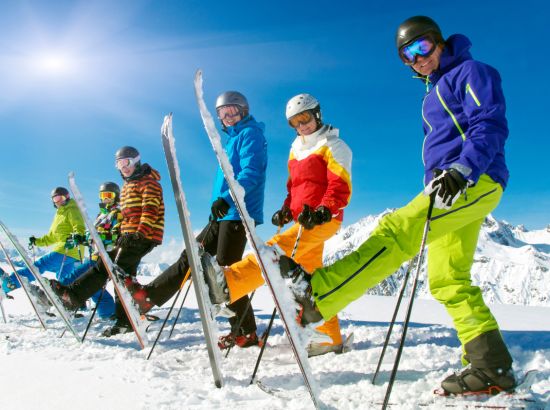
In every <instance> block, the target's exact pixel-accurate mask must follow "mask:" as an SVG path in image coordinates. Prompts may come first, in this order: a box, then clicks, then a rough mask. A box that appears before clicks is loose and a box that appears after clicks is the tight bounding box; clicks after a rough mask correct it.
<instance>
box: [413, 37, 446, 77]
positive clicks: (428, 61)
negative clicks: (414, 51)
mask: <svg viewBox="0 0 550 410" xmlns="http://www.w3.org/2000/svg"><path fill="white" fill-rule="evenodd" d="M442 52H443V44H438V45H437V47H436V48H435V50H434V51H433V52H432V53H431V54H430V55H429V56H427V57H422V56H420V55H418V56H416V62H415V63H414V64H413V65H412V68H413V70H414V71H416V72H417V73H418V74H420V75H423V76H428V75H430V74H432V73H433V72H434V71H435V70H437V69H438V68H439V61H440V59H441V53H442Z"/></svg>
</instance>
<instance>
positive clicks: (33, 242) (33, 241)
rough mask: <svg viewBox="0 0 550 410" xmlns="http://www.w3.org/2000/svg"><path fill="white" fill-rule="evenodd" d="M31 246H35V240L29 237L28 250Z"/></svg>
mask: <svg viewBox="0 0 550 410" xmlns="http://www.w3.org/2000/svg"><path fill="white" fill-rule="evenodd" d="M33 246H36V238H35V237H34V236H31V237H30V238H29V248H32V247H33Z"/></svg>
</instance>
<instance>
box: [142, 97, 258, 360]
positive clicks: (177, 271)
mask: <svg viewBox="0 0 550 410" xmlns="http://www.w3.org/2000/svg"><path fill="white" fill-rule="evenodd" d="M216 112H217V114H218V118H219V120H220V122H221V125H222V128H223V130H224V131H225V133H226V134H227V136H228V139H227V142H226V144H225V147H224V148H225V151H226V153H227V156H228V158H229V161H230V163H231V165H232V166H233V171H234V174H235V179H236V180H237V181H238V182H239V184H240V185H241V186H242V187H243V189H244V192H245V197H244V200H245V203H246V208H247V210H248V213H249V214H250V216H251V218H252V219H253V220H254V222H255V223H256V225H259V224H261V223H263V206H264V188H265V177H266V169H267V142H266V139H265V137H264V128H265V127H264V124H263V123H260V122H257V121H256V120H255V119H254V117H252V115H250V113H249V105H248V101H247V99H246V97H245V96H244V95H242V94H241V93H239V92H237V91H227V92H225V93H223V94H221V95H220V96H219V97H218V98H217V100H216ZM210 207H211V215H210V221H209V223H208V225H207V226H206V227H205V228H204V229H203V230H202V232H201V233H200V234H199V235H198V236H197V241H198V242H199V243H201V244H202V246H203V248H204V250H205V251H206V252H208V253H209V254H210V255H215V256H216V260H217V262H218V264H219V265H220V266H226V265H231V264H232V263H234V262H237V261H240V260H241V259H242V255H243V252H244V248H245V245H246V232H245V229H244V227H243V223H242V221H241V218H240V216H239V213H238V211H237V209H236V207H235V203H234V202H233V199H232V198H231V195H230V193H229V187H228V185H227V182H226V180H225V177H224V174H223V172H222V170H221V168H220V167H218V171H217V175H216V180H215V183H214V189H213V192H212V200H211V205H210ZM188 272H189V262H188V260H187V254H186V252H185V251H183V252H182V254H181V256H180V258H179V259H178V260H177V261H176V262H175V263H174V264H173V265H171V266H170V267H169V268H168V269H166V270H165V271H164V272H163V273H162V274H160V275H159V276H158V277H157V278H155V280H153V281H152V282H151V283H149V284H147V285H145V286H143V291H142V294H146V295H147V297H146V300H145V303H144V302H141V306H140V310H141V311H142V312H146V311H148V310H149V309H151V307H152V306H153V305H157V306H162V305H163V304H164V303H165V302H166V301H168V299H170V298H171V297H172V296H173V295H174V294H175V293H176V292H177V290H178V289H179V288H180V286H182V284H183V281H184V279H185V278H186V276H187V275H188ZM228 308H229V309H230V310H231V311H232V312H234V313H235V315H234V316H232V317H230V318H229V322H230V324H231V331H230V333H229V334H228V335H225V336H222V337H220V340H219V341H218V346H219V347H220V349H227V348H229V347H230V346H233V345H237V346H239V347H249V346H253V345H257V344H258V337H257V335H256V322H255V319H254V313H253V310H252V307H251V306H250V302H249V297H248V296H244V297H242V298H241V299H239V300H237V301H236V302H234V303H232V304H230V305H228ZM239 324H240V325H239Z"/></svg>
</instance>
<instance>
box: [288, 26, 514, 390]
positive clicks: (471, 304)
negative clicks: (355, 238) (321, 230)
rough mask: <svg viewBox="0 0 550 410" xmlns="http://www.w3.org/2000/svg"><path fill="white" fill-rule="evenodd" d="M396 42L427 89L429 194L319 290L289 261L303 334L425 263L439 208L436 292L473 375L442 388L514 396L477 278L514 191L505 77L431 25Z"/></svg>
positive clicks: (329, 269) (319, 273)
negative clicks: (497, 216) (486, 232)
mask: <svg viewBox="0 0 550 410" xmlns="http://www.w3.org/2000/svg"><path fill="white" fill-rule="evenodd" d="M396 42H397V50H398V53H399V56H400V58H401V60H402V61H403V63H405V65H407V66H409V67H411V68H412V69H413V71H414V72H415V77H416V78H420V79H421V80H422V81H423V82H424V84H425V86H426V95H425V97H424V100H423V104H422V118H423V121H424V134H425V136H424V142H423V152H422V153H423V162H424V172H425V181H424V182H425V187H424V190H423V192H421V193H420V194H419V195H417V196H416V197H415V198H414V199H413V200H412V201H411V202H409V203H408V204H407V205H405V206H404V207H402V208H400V209H398V210H397V211H395V212H393V213H391V214H388V215H386V216H385V217H384V218H382V220H381V221H380V223H379V225H378V226H377V227H376V228H375V229H374V231H373V232H372V233H371V235H370V237H369V238H368V239H367V240H366V241H365V242H364V243H363V244H361V245H360V246H359V248H357V250H356V251H354V252H352V253H351V254H349V255H348V256H346V257H344V258H343V259H341V260H339V261H337V262H336V263H334V264H333V265H330V266H326V267H323V268H320V269H317V270H316V271H315V272H314V274H313V276H311V282H310V283H309V284H308V283H307V278H308V276H307V275H306V273H305V272H304V271H303V269H302V267H300V266H299V265H297V264H296V263H295V262H294V261H292V260H290V259H288V258H285V257H281V262H280V265H281V270H282V271H283V274H284V275H286V276H288V275H292V276H293V277H294V278H295V279H297V280H296V282H295V283H296V285H295V286H293V291H294V293H295V298H296V300H297V302H298V303H299V304H300V305H301V306H302V311H301V312H300V314H301V321H302V324H306V323H308V322H309V323H311V322H316V321H317V320H320V319H322V318H325V319H327V318H330V317H332V316H334V315H335V314H336V313H337V312H339V311H340V310H342V309H343V308H344V307H345V306H346V305H348V304H349V303H350V302H352V301H354V300H355V299H357V298H359V297H361V296H362V295H363V294H364V293H365V291H366V290H367V289H369V288H371V287H373V286H375V285H376V284H378V283H379V282H380V281H382V280H383V279H385V278H387V277H388V276H389V275H391V274H392V273H393V272H395V271H396V270H397V269H398V268H399V266H400V265H401V264H402V263H403V262H405V261H407V260H409V259H411V258H413V257H414V256H415V254H417V253H418V251H419V249H420V244H421V241H422V234H423V231H424V226H425V223H426V219H427V215H428V209H429V207H430V202H431V201H433V207H434V209H433V213H432V217H431V221H430V230H429V232H428V235H427V243H428V279H429V285H430V291H431V293H432V295H433V296H434V297H435V298H436V299H437V300H438V301H439V302H441V303H442V304H443V305H444V306H445V308H446V309H447V311H448V313H449V314H450V316H451V317H452V319H453V322H454V325H455V327H456V331H457V335H458V338H459V340H460V342H461V344H462V349H463V355H462V362H463V365H468V366H467V367H466V368H464V369H463V370H462V371H460V372H458V373H455V374H452V375H450V376H448V377H446V378H445V379H444V380H443V381H442V383H441V387H442V389H443V391H444V393H446V394H464V393H472V392H473V393H480V392H487V393H493V392H498V391H502V390H512V389H513V388H514V387H515V378H514V375H513V373H512V370H511V367H512V357H511V356H510V353H509V352H508V349H507V347H506V345H505V343H504V340H503V338H502V335H501V333H500V330H499V327H498V324H497V322H496V320H495V318H494V316H493V315H492V314H491V312H490V310H489V308H488V307H487V306H486V304H485V303H484V301H483V297H482V294H481V290H480V289H479V287H477V286H474V285H472V283H471V274H470V270H471V267H472V264H473V260H474V253H475V251H476V245H477V241H478V236H479V231H480V229H481V224H482V223H483V221H484V219H485V217H486V216H487V215H488V214H489V213H490V212H491V211H493V210H494V209H495V208H496V206H497V205H498V203H499V202H500V199H501V196H502V193H503V190H504V188H505V187H506V183H507V181H508V170H507V168H506V163H505V156H504V144H505V141H506V139H507V137H508V126H507V121H506V115H505V114H506V104H505V100H504V95H503V92H502V88H501V79H500V75H499V74H498V72H497V71H496V70H495V69H494V68H493V67H490V66H488V65H486V64H483V63H481V62H479V61H476V60H473V59H472V56H471V54H470V51H469V49H470V47H471V43H470V41H469V40H468V38H466V37H465V36H463V35H460V34H455V35H452V36H450V37H449V38H448V39H447V40H444V38H443V36H442V33H441V30H440V29H439V27H438V25H437V24H436V23H435V21H433V20H432V19H431V18H429V17H425V16H415V17H411V18H409V19H407V20H405V21H404V22H403V23H402V24H401V25H400V26H399V28H398V30H397V36H396ZM300 279H302V280H300ZM304 288H306V289H307V291H306V292H305V294H304V292H303V290H302V291H300V289H304Z"/></svg>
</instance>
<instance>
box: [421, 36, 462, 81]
mask: <svg viewBox="0 0 550 410" xmlns="http://www.w3.org/2000/svg"><path fill="white" fill-rule="evenodd" d="M471 47H472V43H471V41H470V39H469V38H468V37H466V36H465V35H463V34H453V35H452V36H450V37H449V38H448V39H447V41H445V48H444V49H443V52H442V53H441V58H440V60H439V68H438V69H437V70H436V71H434V72H433V73H432V74H430V76H429V78H430V82H432V83H436V82H437V80H439V78H441V76H442V75H443V74H445V73H447V72H449V71H450V70H452V69H453V68H454V67H456V66H457V65H459V64H461V63H463V62H464V61H466V60H471V59H472V54H470V48H471Z"/></svg>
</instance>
